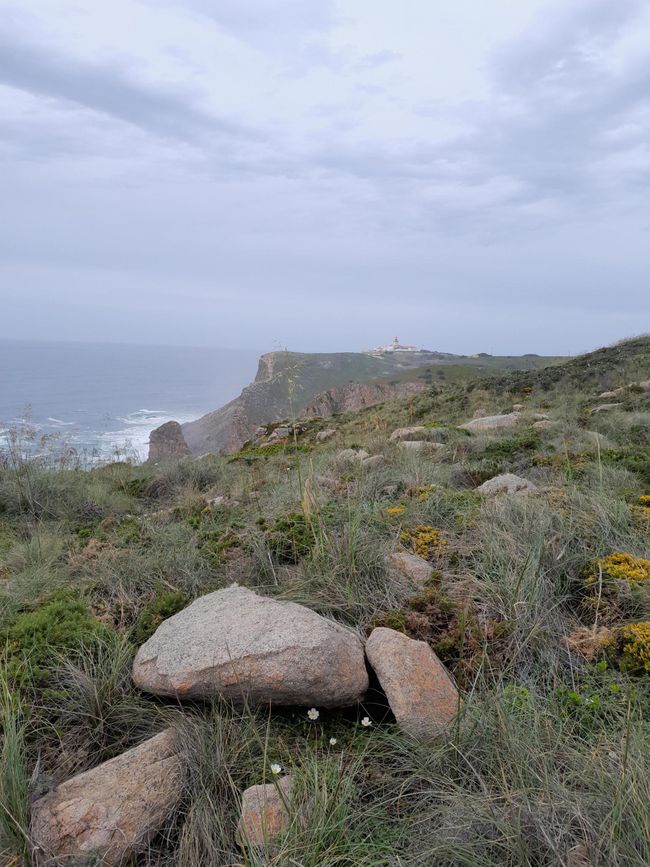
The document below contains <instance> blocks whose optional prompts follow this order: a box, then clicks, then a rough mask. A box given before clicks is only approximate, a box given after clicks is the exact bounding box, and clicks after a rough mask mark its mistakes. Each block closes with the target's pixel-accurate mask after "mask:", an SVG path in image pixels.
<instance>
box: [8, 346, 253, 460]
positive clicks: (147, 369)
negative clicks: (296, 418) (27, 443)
mask: <svg viewBox="0 0 650 867" xmlns="http://www.w3.org/2000/svg"><path fill="white" fill-rule="evenodd" d="M260 354H261V353H260V352H257V351H253V350H232V349H217V348H215V349H212V348H196V347H194V348H192V347H178V346H171V347H170V346H135V345H127V344H108V343H100V344H91V343H55V342H51V343H50V342H36V341H34V342H31V341H17V340H16V341H13V340H0V450H1V449H2V448H3V446H6V443H7V437H8V435H9V431H10V430H13V431H16V430H23V431H27V430H29V431H33V433H34V435H35V442H36V443H43V442H44V440H43V437H44V436H45V441H46V442H47V443H48V445H47V448H48V450H49V451H50V452H59V451H63V450H68V451H70V450H73V451H72V453H73V454H75V453H76V454H77V455H79V456H80V457H81V458H82V459H83V460H84V461H86V462H88V463H94V462H102V461H108V460H112V459H116V458H118V457H119V458H124V457H126V458H130V459H132V460H144V459H146V457H147V443H148V440H149V434H150V432H151V431H152V430H153V429H154V428H156V427H158V425H161V424H163V422H166V421H169V420H170V419H175V420H176V421H178V422H180V423H183V422H186V421H190V420H191V419H195V418H198V417H199V416H201V415H203V414H204V413H206V412H209V411H210V410H213V409H216V408H217V407H220V406H222V405H223V404H225V403H228V401H229V400H232V398H234V397H236V396H237V395H238V394H239V392H240V391H241V389H242V388H243V387H244V386H245V385H247V384H248V383H249V382H250V381H251V380H252V379H253V378H254V377H255V373H256V371H257V361H258V358H259V356H260ZM40 447H43V446H40Z"/></svg>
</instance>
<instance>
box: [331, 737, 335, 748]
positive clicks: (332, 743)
mask: <svg viewBox="0 0 650 867" xmlns="http://www.w3.org/2000/svg"><path fill="white" fill-rule="evenodd" d="M330 746H331V747H335V746H336V738H330Z"/></svg>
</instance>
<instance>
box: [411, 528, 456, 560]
mask: <svg viewBox="0 0 650 867" xmlns="http://www.w3.org/2000/svg"><path fill="white" fill-rule="evenodd" d="M400 541H401V542H402V543H403V544H405V545H409V546H410V547H411V548H413V551H414V552H415V553H416V554H417V555H418V557H422V558H423V559H424V560H430V559H431V558H432V557H433V556H435V555H436V554H438V553H439V552H440V549H441V548H444V546H445V545H446V544H447V540H446V539H445V537H444V536H443V533H442V530H438V529H436V528H435V527H431V526H429V524H419V525H418V526H417V527H414V528H413V529H412V530H404V531H403V532H402V533H401V534H400Z"/></svg>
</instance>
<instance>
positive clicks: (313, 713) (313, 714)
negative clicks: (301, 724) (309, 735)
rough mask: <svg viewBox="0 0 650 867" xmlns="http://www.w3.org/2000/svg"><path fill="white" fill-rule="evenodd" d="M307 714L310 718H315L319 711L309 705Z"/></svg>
mask: <svg viewBox="0 0 650 867" xmlns="http://www.w3.org/2000/svg"><path fill="white" fill-rule="evenodd" d="M307 716H308V717H309V719H310V720H316V719H318V717H319V716H320V713H319V712H318V711H317V710H316V708H315V707H310V708H309V710H308V711H307Z"/></svg>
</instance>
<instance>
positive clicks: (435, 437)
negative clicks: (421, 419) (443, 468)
mask: <svg viewBox="0 0 650 867" xmlns="http://www.w3.org/2000/svg"><path fill="white" fill-rule="evenodd" d="M446 434H447V432H446V430H445V429H444V428H440V427H424V425H417V426H416V427H400V428H397V430H394V431H393V432H392V434H391V435H390V440H391V442H398V443H399V442H402V441H405V440H407V441H409V442H410V441H416V440H417V441H419V440H426V441H427V442H441V441H442V440H443V439H445V437H446Z"/></svg>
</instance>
